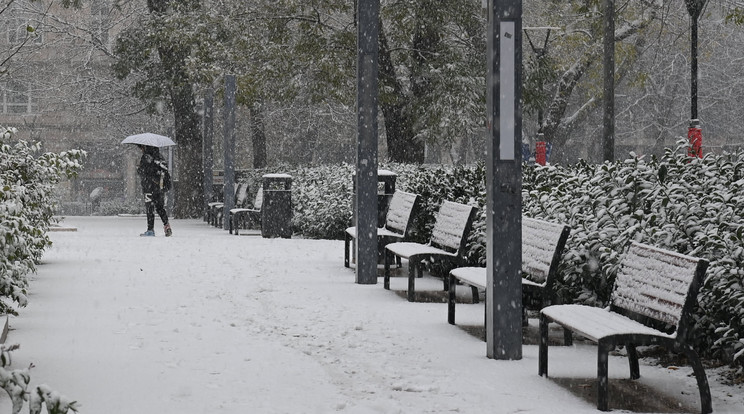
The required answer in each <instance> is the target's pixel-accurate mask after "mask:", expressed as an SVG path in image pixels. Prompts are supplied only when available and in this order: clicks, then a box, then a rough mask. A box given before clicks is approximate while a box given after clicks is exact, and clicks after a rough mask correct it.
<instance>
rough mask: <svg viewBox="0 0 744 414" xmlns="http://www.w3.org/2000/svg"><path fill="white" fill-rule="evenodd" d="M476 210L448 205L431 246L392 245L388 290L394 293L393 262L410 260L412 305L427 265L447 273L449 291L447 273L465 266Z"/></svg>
mask: <svg viewBox="0 0 744 414" xmlns="http://www.w3.org/2000/svg"><path fill="white" fill-rule="evenodd" d="M475 212H476V208H475V207H473V206H468V205H465V204H460V203H454V202H452V201H444V202H442V205H441V206H440V207H439V211H438V212H437V215H436V221H435V223H434V228H433V229H432V232H431V239H430V240H429V243H427V244H421V243H414V242H398V243H390V244H388V245H387V246H386V247H385V285H384V286H385V289H390V262H391V261H392V260H393V258H395V257H397V258H401V257H402V258H404V259H408V301H409V302H413V301H414V299H415V283H416V271H417V270H418V275H419V276H423V263H422V262H423V261H425V260H426V261H431V262H437V265H438V266H436V267H433V268H440V269H442V270H443V273H442V274H441V275H439V276H441V277H442V280H443V282H444V289H445V290H447V289H448V288H449V279H448V278H447V272H449V269H451V268H453V267H457V266H459V265H460V264H461V263H462V260H463V255H464V253H465V244H466V242H467V237H468V234H469V233H470V230H471V228H472V226H473V220H474V218H475Z"/></svg>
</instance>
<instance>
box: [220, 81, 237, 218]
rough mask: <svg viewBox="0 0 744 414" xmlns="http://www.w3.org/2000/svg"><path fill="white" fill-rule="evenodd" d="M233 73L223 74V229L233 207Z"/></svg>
mask: <svg viewBox="0 0 744 414" xmlns="http://www.w3.org/2000/svg"><path fill="white" fill-rule="evenodd" d="M236 89H237V87H236V84H235V75H227V76H225V137H224V140H225V141H224V142H225V144H224V147H225V185H224V187H223V190H222V191H223V194H224V199H225V200H224V201H225V205H224V210H223V212H222V224H223V228H224V229H225V230H227V229H229V225H230V223H229V222H228V220H229V218H230V210H231V209H232V208H233V207H235V197H234V195H233V194H234V193H235V162H234V158H235V92H236Z"/></svg>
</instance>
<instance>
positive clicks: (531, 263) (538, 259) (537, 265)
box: [447, 217, 571, 325]
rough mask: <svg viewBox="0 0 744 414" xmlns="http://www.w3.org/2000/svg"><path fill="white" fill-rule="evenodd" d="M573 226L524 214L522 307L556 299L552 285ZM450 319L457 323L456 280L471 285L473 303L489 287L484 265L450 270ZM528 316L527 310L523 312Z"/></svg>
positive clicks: (525, 307)
mask: <svg viewBox="0 0 744 414" xmlns="http://www.w3.org/2000/svg"><path fill="white" fill-rule="evenodd" d="M570 233H571V228H570V227H568V226H563V225H559V224H555V223H550V222H547V221H544V220H538V219H533V218H529V217H522V309H523V312H526V310H527V309H532V310H540V309H542V308H543V307H544V306H547V305H548V304H551V303H554V289H553V285H554V283H555V279H556V276H557V273H558V264H559V263H560V260H561V255H562V254H563V249H564V248H565V246H566V240H568V235H569V234H570ZM449 277H450V282H449V288H450V289H449V299H448V301H447V303H448V305H447V306H448V312H447V321H448V322H449V323H451V324H452V325H454V324H455V293H456V290H457V288H456V286H457V284H458V283H459V284H462V285H465V286H469V287H470V289H471V291H472V292H473V303H478V296H479V294H480V291H484V290H486V286H487V284H488V282H487V278H488V275H487V271H486V268H485V267H459V268H455V269H452V271H450V274H449ZM524 315H525V318H526V313H525V314H524Z"/></svg>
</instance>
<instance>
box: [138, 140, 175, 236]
mask: <svg viewBox="0 0 744 414" xmlns="http://www.w3.org/2000/svg"><path fill="white" fill-rule="evenodd" d="M138 147H139V148H140V149H141V150H142V158H140V163H139V165H138V166H137V174H139V176H140V180H141V183H142V193H143V194H144V196H145V213H147V231H145V232H144V233H142V234H140V236H155V230H154V228H155V212H157V213H158V215H159V216H160V219H161V220H162V221H163V226H164V227H163V230H164V231H165V237H170V236H171V235H172V234H173V231H172V230H171V226H170V224H169V223H168V213H166V211H165V192H166V191H167V188H164V184H165V183H164V181H165V176H166V173H167V171H168V166H167V165H166V163H165V159H163V157H162V155H160V150H159V149H158V148H157V147H151V146H147V145H138Z"/></svg>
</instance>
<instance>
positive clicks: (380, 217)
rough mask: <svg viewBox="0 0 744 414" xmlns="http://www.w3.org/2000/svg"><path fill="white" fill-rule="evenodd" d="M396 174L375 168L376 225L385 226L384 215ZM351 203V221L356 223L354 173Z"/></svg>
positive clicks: (393, 189)
mask: <svg viewBox="0 0 744 414" xmlns="http://www.w3.org/2000/svg"><path fill="white" fill-rule="evenodd" d="M397 178H398V174H396V173H394V172H392V171H389V170H377V227H383V226H385V217H386V216H387V210H388V206H389V205H390V200H391V199H392V198H393V193H395V181H396V179H397ZM352 180H353V187H352V191H353V193H352V204H351V208H352V211H353V217H352V219H353V222H354V225H356V208H355V207H354V206H355V205H356V173H355V174H354V175H353V177H352Z"/></svg>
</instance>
